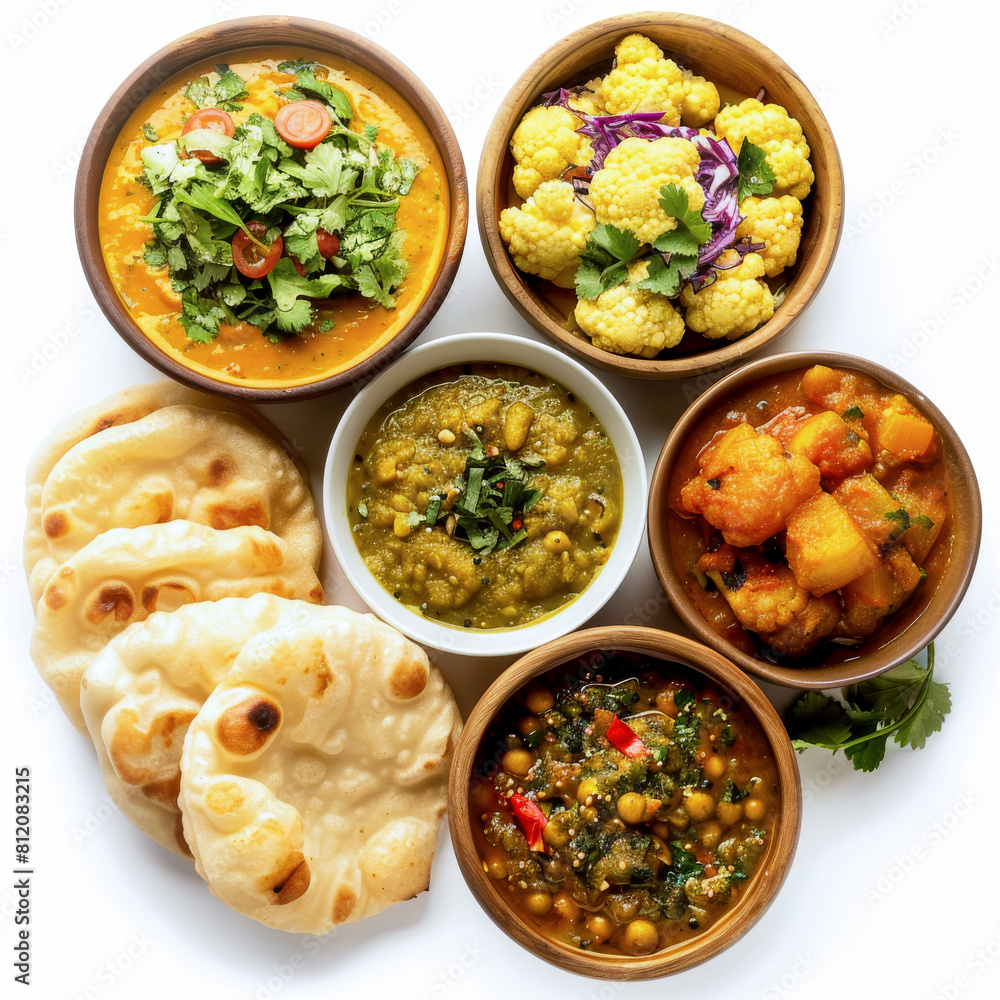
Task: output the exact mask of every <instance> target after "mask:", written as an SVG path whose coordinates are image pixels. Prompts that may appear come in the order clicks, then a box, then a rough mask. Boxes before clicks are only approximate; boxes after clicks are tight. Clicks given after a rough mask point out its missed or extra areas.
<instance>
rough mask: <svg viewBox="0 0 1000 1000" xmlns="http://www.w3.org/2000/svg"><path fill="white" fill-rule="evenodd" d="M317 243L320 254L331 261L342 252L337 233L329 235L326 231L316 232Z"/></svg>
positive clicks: (319, 230) (318, 230)
mask: <svg viewBox="0 0 1000 1000" xmlns="http://www.w3.org/2000/svg"><path fill="white" fill-rule="evenodd" d="M316 243H317V244H318V245H319V252H320V253H321V254H322V255H323V256H324V257H325V258H326V259H327V260H329V259H330V258H331V257H336V256H337V251H338V250H340V237H339V236H338V235H337V234H336V233H328V232H327V231H326V230H325V229H317V230H316Z"/></svg>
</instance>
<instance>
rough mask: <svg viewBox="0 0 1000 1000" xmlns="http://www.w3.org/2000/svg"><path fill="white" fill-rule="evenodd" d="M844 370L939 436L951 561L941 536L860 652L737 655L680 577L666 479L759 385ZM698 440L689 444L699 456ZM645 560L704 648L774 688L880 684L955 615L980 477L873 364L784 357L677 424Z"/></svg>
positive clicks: (717, 390)
mask: <svg viewBox="0 0 1000 1000" xmlns="http://www.w3.org/2000/svg"><path fill="white" fill-rule="evenodd" d="M817 364H819V365H826V366H828V367H830V368H845V369H850V370H854V371H857V372H861V373H863V374H864V375H867V376H870V377H872V378H874V379H876V380H877V381H878V382H881V383H882V384H883V385H884V386H886V387H887V388H889V389H891V390H892V391H894V392H898V393H902V394H903V395H904V396H906V398H907V399H909V400H910V402H911V403H913V404H914V405H915V406H916V407H917V408H918V409H919V410H920V411H921V412H922V413H923V414H924V416H926V417H927V419H928V420H930V421H931V423H932V424H933V425H934V427H935V428H936V429H937V432H938V435H939V436H940V438H941V441H942V444H943V446H944V453H945V460H946V462H947V468H948V474H949V477H950V480H951V497H952V501H953V506H952V516H951V519H950V524H949V525H948V528H947V530H948V531H949V532H950V533H951V543H950V544H951V551H950V554H949V552H948V550H947V548H946V547H944V546H945V542H946V540H945V539H944V537H940V538H938V540H937V542H936V543H935V547H934V548H933V549H932V550H931V554H930V556H929V557H928V560H927V562H925V569H927V570H928V575H929V579H928V583H927V584H925V585H924V586H922V587H921V588H920V589H919V590H918V591H917V593H916V594H915V596H914V597H913V598H912V599H911V600H910V601H909V603H907V604H905V605H904V606H903V607H902V608H901V609H900V610H899V611H898V612H896V614H895V615H893V616H892V617H891V618H890V619H889V621H888V623H887V624H886V625H885V626H884V627H883V629H882V630H881V631H879V632H877V633H876V634H875V635H874V636H873V637H872V638H870V639H869V640H867V641H866V642H865V643H863V644H862V645H860V646H856V647H846V646H845V647H840V651H838V653H837V654H836V655H831V656H828V657H827V658H826V659H824V660H822V661H820V662H815V663H814V664H812V665H809V666H798V667H796V666H787V665H779V664H775V663H771V662H767V661H764V660H761V659H757V658H756V657H754V656H752V655H750V654H748V653H746V652H744V651H742V650H740V649H738V648H737V647H736V646H735V645H733V643H731V642H729V641H728V640H726V639H725V638H723V637H722V636H721V635H720V634H719V633H718V632H716V631H715V629H713V628H712V626H711V625H710V624H709V623H708V621H707V620H706V619H705V618H704V617H702V615H701V613H700V612H699V611H698V609H697V608H696V607H695V605H694V604H693V603H692V600H691V598H690V596H689V595H688V593H687V591H686V590H685V574H684V573H683V572H682V571H681V570H680V569H679V568H678V566H677V565H676V563H675V561H674V557H673V552H672V550H671V541H670V537H669V534H668V530H667V518H666V515H665V512H666V510H667V507H668V497H669V496H670V495H671V494H670V479H671V474H672V471H673V469H674V466H675V464H676V462H677V460H678V456H679V454H680V452H681V449H682V448H684V447H685V446H686V445H689V439H690V438H691V435H692V433H694V432H695V431H696V428H697V425H698V423H699V422H700V421H701V419H702V418H703V417H705V416H707V415H708V414H709V413H711V412H712V411H714V410H716V409H717V408H719V407H721V406H722V405H724V404H725V402H726V401H727V400H729V399H731V398H732V397H733V396H735V395H736V394H738V393H740V392H741V391H743V390H746V389H748V388H750V387H751V386H753V385H754V384H755V383H757V382H758V381H763V380H766V379H767V378H768V377H770V376H775V375H778V374H780V373H782V372H788V371H794V370H795V369H798V368H808V367H810V366H811V365H817ZM702 436H703V435H702V434H699V435H698V437H697V439H696V440H695V441H694V442H693V446H694V447H699V448H700V447H701V437H702ZM647 527H648V531H649V551H650V555H651V556H652V559H653V566H654V568H655V570H656V575H657V576H658V577H659V580H660V583H661V584H662V586H663V589H664V590H665V591H666V594H667V596H668V597H669V599H670V603H671V604H672V605H673V607H674V609H675V610H676V612H677V613H678V615H680V617H681V619H682V620H683V621H684V624H685V625H687V626H688V628H690V629H691V631H692V632H693V633H694V634H695V636H697V638H699V639H700V640H701V641H702V642H704V643H706V644H707V645H709V646H712V647H713V648H714V649H717V650H718V651H719V652H720V653H723V654H724V655H725V656H727V657H729V659H731V660H733V661H734V662H735V663H737V664H739V666H740V667H741V668H742V669H744V670H746V671H747V672H749V673H751V674H754V675H756V676H757V677H760V678H762V679H764V680H767V681H771V682H772V683H774V684H781V685H784V686H786V687H793V688H814V689H822V688H836V687H842V686H844V685H846V684H853V683H856V682H858V681H862V680H865V679H866V678H869V677H874V676H875V675H877V674H880V673H884V672H885V671H886V670H890V669H891V668H892V667H894V666H896V665H898V664H900V663H903V662H904V661H905V660H908V659H909V658H910V657H912V656H914V655H915V654H916V653H918V652H920V650H922V649H923V648H924V647H925V646H926V645H927V644H928V643H929V642H930V641H931V640H932V639H933V638H934V637H935V636H936V635H937V634H938V633H939V632H940V631H941V629H942V628H944V626H945V625H946V624H947V622H948V621H949V619H950V618H951V616H952V615H953V614H954V613H955V610H956V609H957V608H958V605H959V604H960V603H961V600H962V597H963V596H964V594H965V591H966V589H967V588H968V586H969V582H970V580H971V579H972V573H973V570H974V569H975V565H976V559H977V557H978V554H979V542H980V536H981V534H982V503H981V500H980V495H979V486H978V483H977V481H976V474H975V470H974V469H973V467H972V462H971V460H970V459H969V454H968V452H967V451H966V450H965V446H964V445H963V444H962V442H961V440H960V438H959V436H958V434H957V433H956V431H955V429H954V428H953V427H952V426H951V424H949V423H948V421H947V420H946V419H945V417H944V415H943V414H942V413H941V411H940V410H939V409H938V408H937V407H936V406H935V405H934V404H933V403H932V402H931V401H930V400H929V399H927V397H926V396H925V395H924V394H923V393H922V392H920V390H919V389H917V388H916V387H914V386H913V385H911V384H910V383H909V382H907V381H906V380H905V379H903V378H900V376H899V375H897V374H896V373H895V372H891V371H889V370H888V369H887V368H883V367H881V366H880V365H877V364H875V363H873V362H871V361H866V360H864V359H863V358H857V357H853V356H852V355H849V354H834V353H828V352H819V351H804V352H796V353H791V354H779V355H775V356H774V357H770V358H764V359H762V360H760V361H755V362H752V363H751V364H748V365H745V366H744V367H742V368H740V369H738V370H737V371H735V372H733V373H732V374H730V375H728V376H727V377H726V378H724V379H722V380H721V381H720V382H718V383H717V384H716V385H714V386H712V388H711V389H709V390H707V391H706V392H704V393H702V395H701V396H699V397H698V399H697V400H695V402H694V403H693V404H692V405H691V406H690V407H688V409H687V410H686V411H685V412H684V414H683V415H682V416H681V419H680V420H679V421H678V422H677V424H676V425H675V426H674V429H673V430H672V431H671V433H670V436H669V437H668V438H667V440H666V443H665V444H664V446H663V449H662V451H661V452H660V457H659V459H658V460H657V463H656V467H655V469H654V471H653V475H652V480H651V485H650V492H649V515H648V519H647Z"/></svg>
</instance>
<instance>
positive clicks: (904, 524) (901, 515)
mask: <svg viewBox="0 0 1000 1000" xmlns="http://www.w3.org/2000/svg"><path fill="white" fill-rule="evenodd" d="M885 517H886V520H887V521H892V522H893V523H894V524H895V526H896V527H895V528H894V529H893V532H892V534H891V535H890V538H896V537H897V536H898V535H901V534H902V533H903V532H904V531H906V529H907V528H909V526H910V515H909V514H907V513H906V511H905V510H904V509H903V508H902V507H900V508H899V510H890V511H889V512H888V513H887V514H886V515H885Z"/></svg>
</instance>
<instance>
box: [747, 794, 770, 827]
mask: <svg viewBox="0 0 1000 1000" xmlns="http://www.w3.org/2000/svg"><path fill="white" fill-rule="evenodd" d="M743 815H744V816H746V818H747V819H748V820H750V822H751V823H759V822H760V821H761V820H762V819H763V818H764V817H765V816H766V815H767V806H766V805H765V804H764V800H763V799H757V798H749V799H746V800H745V801H744V803H743Z"/></svg>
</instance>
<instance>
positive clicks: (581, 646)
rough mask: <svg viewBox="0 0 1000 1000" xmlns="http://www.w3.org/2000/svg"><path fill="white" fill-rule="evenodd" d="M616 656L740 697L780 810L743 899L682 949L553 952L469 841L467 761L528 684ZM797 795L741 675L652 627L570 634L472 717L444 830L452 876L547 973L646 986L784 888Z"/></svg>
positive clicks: (533, 657) (767, 717) (793, 776)
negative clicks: (640, 659) (692, 674)
mask: <svg viewBox="0 0 1000 1000" xmlns="http://www.w3.org/2000/svg"><path fill="white" fill-rule="evenodd" d="M596 649H600V650H622V651H628V652H638V653H643V654H649V655H651V656H654V657H657V658H659V659H662V660H665V661H673V662H674V663H680V664H682V665H683V666H685V667H689V668H692V669H693V670H695V671H698V672H700V673H702V674H704V675H705V676H706V677H707V678H708V679H709V680H711V681H713V682H714V683H716V684H718V685H719V686H721V687H723V688H726V689H727V690H728V691H729V692H730V693H732V694H733V695H735V696H736V697H737V698H739V699H741V700H742V701H743V702H744V703H745V704H746V705H747V707H748V708H749V709H750V711H751V713H752V714H753V715H754V716H755V717H756V719H757V721H758V722H759V723H760V725H761V727H762V728H763V730H764V733H765V735H766V736H767V739H768V741H769V742H770V745H771V750H772V753H773V756H774V761H775V765H776V767H777V771H778V781H779V786H780V787H779V794H780V797H781V812H780V814H779V816H778V818H777V821H776V824H775V829H774V832H773V834H772V836H771V839H770V842H769V844H768V846H767V848H766V849H765V852H764V854H763V856H762V857H761V859H760V861H759V863H758V865H757V870H756V871H755V873H754V875H753V876H752V878H751V880H750V882H749V885H748V887H747V890H746V892H745V893H744V895H743V897H742V898H741V899H740V900H739V902H738V903H737V904H736V905H735V906H733V907H732V908H731V909H729V910H727V912H726V913H725V914H723V916H721V917H720V918H719V919H718V920H717V921H716V922H715V923H714V924H712V926H711V927H709V928H708V929H707V930H705V931H704V932H702V933H700V934H698V935H697V936H695V937H693V938H691V939H690V940H688V941H684V942H683V943H680V944H677V945H674V946H672V947H668V948H665V949H663V950H662V951H659V952H655V953H653V954H652V955H644V956H636V957H632V956H618V955H603V954H598V953H595V952H589V951H581V950H580V949H578V948H572V947H570V946H568V945H563V944H560V943H558V942H556V941H553V940H551V939H550V938H547V937H544V936H543V935H542V934H541V933H539V932H538V931H537V930H535V929H534V928H533V927H531V926H529V925H528V924H527V923H526V922H525V921H524V920H523V919H521V917H520V916H519V915H518V914H517V913H516V912H515V910H514V909H513V908H512V907H511V906H510V904H509V903H508V902H507V901H506V899H505V898H504V897H503V895H502V894H501V893H500V891H499V890H498V889H497V887H496V885H495V884H494V883H493V880H492V879H490V877H489V876H488V875H487V874H486V872H484V871H483V862H482V859H481V858H480V857H479V855H478V853H477V851H476V847H475V844H474V843H473V839H472V832H471V825H470V817H469V785H470V781H471V777H472V769H473V766H474V764H475V759H476V753H477V751H478V749H479V745H480V743H481V741H482V739H483V736H484V734H485V733H486V732H487V730H488V729H489V727H490V724H491V723H492V722H493V719H494V717H495V716H496V715H497V713H498V712H499V711H500V710H501V709H502V708H503V706H504V705H505V704H506V702H507V701H508V700H509V699H510V698H511V697H512V696H513V695H514V694H515V693H516V692H517V691H519V690H520V689H521V688H522V687H524V686H525V685H526V684H528V683H529V682H530V681H531V680H533V679H534V678H536V677H538V676H540V675H541V674H544V673H545V672H546V671H547V670H551V669H552V668H553V667H558V666H559V665H560V664H562V663H566V662H567V661H571V660H574V659H575V658H576V657H578V656H580V655H582V654H583V653H586V652H588V651H589V650H596ZM801 817H802V789H801V783H800V780H799V770H798V765H797V763H796V760H795V752H794V751H793V750H792V745H791V742H790V741H789V739H788V735H787V734H786V732H785V728H784V725H783V724H782V722H781V719H780V718H779V716H778V714H777V712H776V711H775V709H774V708H773V706H772V705H771V703H770V702H769V701H768V700H767V698H766V697H765V695H764V693H763V692H762V691H761V690H760V688H759V687H757V685H756V684H755V683H754V682H753V681H752V680H750V678H748V677H747V676H746V675H745V674H744V673H743V672H742V671H740V670H739V669H738V668H737V667H735V666H734V665H733V664H732V663H731V662H729V660H727V659H726V658H725V657H723V656H721V655H719V654H718V653H716V652H715V651H714V650H711V649H709V648H707V647H706V646H703V645H701V644H700V643H697V642H694V641H692V640H691V639H686V638H683V637H682V636H678V635H674V634H672V633H670V632H663V631H660V630H659V629H653V628H645V627H642V626H634V625H607V626H602V627H600V628H591V629H584V630H583V631H580V632H573V633H571V634H570V635H567V636H564V637H563V638H561V639H556V640H554V641H553V642H549V643H546V644H545V645H544V646H540V647H539V648H538V649H535V650H533V651H532V652H530V653H528V654H527V655H525V656H523V657H521V659H520V660H518V661H517V662H516V663H514V664H513V665H512V666H510V667H508V668H507V670H505V671H504V672H503V673H502V674H501V675H500V676H499V677H498V678H497V679H496V680H495V681H494V682H493V684H492V685H491V686H490V688H489V689H488V690H487V691H486V693H485V694H484V695H483V696H482V698H481V699H480V700H479V702H478V704H477V705H476V707H475V708H474V709H473V710H472V712H471V714H470V715H469V718H468V720H467V721H466V723H465V728H464V729H463V731H462V736H461V738H460V739H459V742H458V746H457V747H456V749H455V756H454V759H453V760H452V766H451V775H450V778H449V783H448V823H449V826H450V828H451V839H452V843H453V844H454V845H455V854H456V856H457V858H458V865H459V868H461V870H462V875H463V876H464V877H465V880H466V883H467V884H468V886H469V888H470V889H471V890H472V894H473V895H474V896H475V897H476V900H477V902H478V903H479V905H480V906H482V908H483V909H484V910H485V911H486V913H487V915H488V916H489V917H490V919H491V920H493V922H494V923H495V924H496V925H497V926H498V927H499V928H500V929H501V930H502V931H504V933H506V934H507V935H508V936H509V937H511V938H513V940H515V941H516V942H517V943H518V944H520V945H521V946H523V947H524V948H527V949H528V950H529V951H531V952H533V953H534V954H535V955H537V956H538V957H539V958H543V959H545V961H547V962H551V963H552V964H553V965H557V966H559V968H561V969H566V970H568V971H569V972H575V973H577V974H578V975H582V976H593V977H596V978H599V979H620V980H637V979H655V978H658V977H661V976H669V975H672V974H673V973H676V972H682V971H683V970H685V969H689V968H691V967H692V966H695V965H698V964H700V963H701V962H704V961H706V960H707V959H709V958H712V957H713V956H714V955H718V954H719V952H721V951H724V950H725V949H726V948H728V947H729V946H730V945H732V944H735V942H736V941H738V940H739V939H740V938H741V937H742V936H743V935H744V934H745V933H746V932H747V931H748V930H750V928H751V927H752V926H753V925H754V923H756V922H757V920H759V919H760V917H761V916H762V914H763V913H764V911H765V910H766V909H767V908H768V906H770V905H771V903H772V902H773V901H774V898H775V896H776V895H777V893H778V890H779V889H780V888H781V885H782V883H783V882H784V880H785V877H786V875H787V874H788V870H789V868H790V866H791V863H792V858H793V856H794V854H795V848H796V845H797V843H798V837H799V826H800V822H801Z"/></svg>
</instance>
